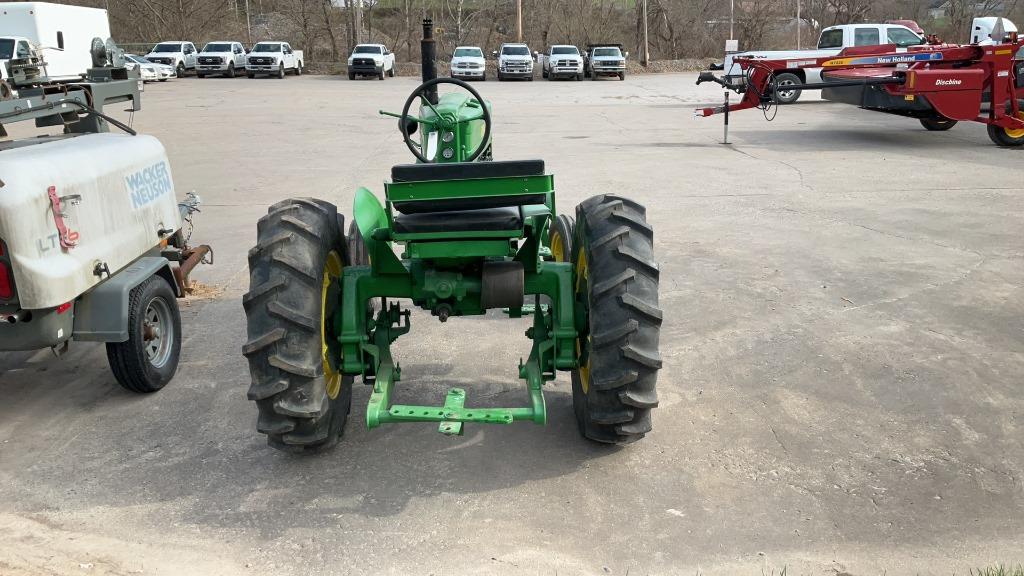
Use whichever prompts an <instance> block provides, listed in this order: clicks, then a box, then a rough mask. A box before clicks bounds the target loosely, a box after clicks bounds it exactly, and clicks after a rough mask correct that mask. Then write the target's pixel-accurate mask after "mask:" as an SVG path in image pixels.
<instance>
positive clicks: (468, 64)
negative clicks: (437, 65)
mask: <svg viewBox="0 0 1024 576" xmlns="http://www.w3.org/2000/svg"><path fill="white" fill-rule="evenodd" d="M449 69H450V70H451V77H452V78H464V79H467V80H470V79H474V78H479V79H480V80H487V60H486V59H484V51H483V50H481V49H480V47H479V46H459V47H457V48H456V49H455V52H453V53H452V63H451V65H450V66H449Z"/></svg>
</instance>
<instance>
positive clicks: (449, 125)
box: [398, 78, 491, 164]
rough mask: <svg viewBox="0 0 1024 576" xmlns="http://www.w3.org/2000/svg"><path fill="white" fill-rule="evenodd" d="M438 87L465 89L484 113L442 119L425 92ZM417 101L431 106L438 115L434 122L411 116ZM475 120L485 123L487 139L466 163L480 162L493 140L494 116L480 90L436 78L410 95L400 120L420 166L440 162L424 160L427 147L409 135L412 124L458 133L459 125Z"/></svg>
mask: <svg viewBox="0 0 1024 576" xmlns="http://www.w3.org/2000/svg"><path fill="white" fill-rule="evenodd" d="M438 84H455V85H456V86H460V87H462V88H464V89H465V90H466V91H467V92H469V93H470V94H471V95H472V96H473V98H476V102H477V104H476V105H477V106H478V107H479V110H480V113H479V114H478V115H470V116H464V117H462V118H452V117H449V116H442V115H441V113H440V112H438V111H437V108H436V107H434V105H433V104H432V103H431V102H430V100H428V99H427V98H425V97H424V96H423V92H424V91H426V89H427V88H430V87H432V86H436V85H438ZM417 97H419V98H421V99H422V101H423V103H424V104H425V105H426V106H427V108H430V109H431V110H432V111H433V112H434V118H433V119H430V120H428V119H426V118H417V117H416V116H410V115H409V108H412V103H413V102H414V101H415V100H416V98H417ZM470 105H472V104H470ZM474 120H483V121H484V137H483V138H482V139H481V140H480V145H479V146H477V148H476V150H474V151H473V153H472V154H471V155H470V156H469V157H468V158H466V159H465V160H463V162H472V161H474V160H476V159H477V158H478V157H479V156H480V154H482V153H483V151H484V150H485V149H486V148H487V145H488V143H489V142H490V139H491V112H490V110H488V109H487V103H485V102H484V99H483V97H481V96H480V93H479V92H477V91H476V89H475V88H473V87H472V86H470V85H469V84H467V83H465V82H463V81H462V80H457V79H455V78H434V79H433V80H428V81H426V82H424V83H423V84H420V85H419V87H417V88H416V89H415V90H413V91H412V94H410V95H409V99H408V100H406V101H405V107H404V108H402V115H401V116H400V117H399V121H398V127H399V129H400V130H401V131H402V138H403V139H404V140H405V145H406V146H408V147H409V151H410V152H412V155H413V156H415V157H416V159H417V160H419V161H420V162H423V163H425V164H430V163H432V162H436V160H430V159H428V158H427V157H426V156H424V155H423V153H422V152H421V150H422V149H423V147H422V146H421V145H420V143H418V142H415V141H414V140H413V139H412V138H411V137H410V134H412V132H410V131H409V125H410V121H411V122H415V123H419V124H426V125H428V126H433V127H434V129H435V130H437V131H438V132H443V131H444V130H455V127H456V126H458V125H459V124H463V123H465V122H472V121H474ZM413 132H415V130H414V131H413Z"/></svg>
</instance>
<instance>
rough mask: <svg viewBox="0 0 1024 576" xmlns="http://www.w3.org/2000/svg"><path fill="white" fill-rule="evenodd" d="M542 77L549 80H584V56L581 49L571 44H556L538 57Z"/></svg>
mask: <svg viewBox="0 0 1024 576" xmlns="http://www.w3.org/2000/svg"><path fill="white" fill-rule="evenodd" d="M538 59H539V61H540V70H541V76H543V77H544V78H547V79H548V80H554V79H555V78H559V77H561V78H575V79H576V80H583V56H582V55H580V50H579V48H577V47H575V46H572V45H569V44H556V45H554V46H551V47H549V48H548V51H547V52H545V53H544V54H540V55H539V56H538Z"/></svg>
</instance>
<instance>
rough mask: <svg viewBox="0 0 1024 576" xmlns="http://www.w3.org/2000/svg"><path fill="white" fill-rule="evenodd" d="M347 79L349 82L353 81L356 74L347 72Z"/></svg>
mask: <svg viewBox="0 0 1024 576" xmlns="http://www.w3.org/2000/svg"><path fill="white" fill-rule="evenodd" d="M348 79H349V80H355V79H356V73H355V72H349V73H348Z"/></svg>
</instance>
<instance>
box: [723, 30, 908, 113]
mask: <svg viewBox="0 0 1024 576" xmlns="http://www.w3.org/2000/svg"><path fill="white" fill-rule="evenodd" d="M924 43H925V39H924V37H923V36H921V35H920V34H918V33H917V32H914V31H913V30H911V29H910V28H908V27H906V26H903V25H902V24H842V25H840V26H830V27H828V28H825V29H824V30H822V31H821V36H819V37H818V47H817V49H815V50H771V51H756V52H736V53H733V54H727V55H726V56H725V60H724V61H723V62H722V74H723V77H724V79H725V81H726V82H728V83H729V84H732V85H742V84H744V83H745V79H744V77H743V71H742V70H741V69H740V67H739V66H738V65H734V64H733V58H735V57H737V56H743V57H745V58H750V57H753V58H764V59H766V60H787V59H796V58H807V59H814V58H824V57H826V56H835V55H837V54H839V53H840V52H842V50H843V49H844V48H849V47H851V46H878V45H880V44H895V45H896V47H897V49H898V50H906V49H907V47H908V46H917V45H918V44H924ZM775 80H776V82H777V84H778V85H779V86H790V85H793V84H816V83H819V82H821V68H800V69H795V70H793V72H786V73H783V74H778V75H777V76H776V77H775ZM799 98H800V90H779V91H778V101H779V103H780V104H791V103H793V102H796V101H797V99H799Z"/></svg>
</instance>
